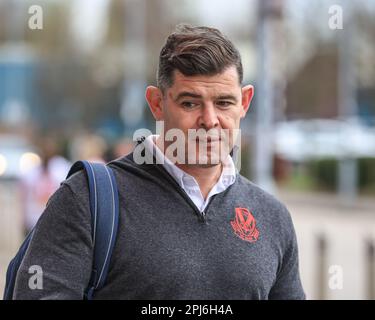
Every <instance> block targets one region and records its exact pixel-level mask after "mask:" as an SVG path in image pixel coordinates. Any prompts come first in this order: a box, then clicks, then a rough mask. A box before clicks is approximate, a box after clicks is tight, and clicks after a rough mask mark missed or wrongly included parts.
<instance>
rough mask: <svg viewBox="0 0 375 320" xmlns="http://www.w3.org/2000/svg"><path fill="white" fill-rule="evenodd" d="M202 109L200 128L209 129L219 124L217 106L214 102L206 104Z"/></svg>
mask: <svg viewBox="0 0 375 320" xmlns="http://www.w3.org/2000/svg"><path fill="white" fill-rule="evenodd" d="M201 110H202V111H201V115H200V117H199V127H200V128H204V129H206V130H209V129H212V128H216V127H218V126H219V119H218V118H217V114H216V110H215V107H214V106H213V105H212V104H209V105H205V106H204V107H203V108H202V109H201Z"/></svg>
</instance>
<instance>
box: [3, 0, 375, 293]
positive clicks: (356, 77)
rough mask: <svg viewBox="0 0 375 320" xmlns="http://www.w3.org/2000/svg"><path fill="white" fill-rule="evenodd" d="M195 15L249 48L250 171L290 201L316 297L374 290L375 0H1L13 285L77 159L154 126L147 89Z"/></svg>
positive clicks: (245, 151)
mask: <svg viewBox="0 0 375 320" xmlns="http://www.w3.org/2000/svg"><path fill="white" fill-rule="evenodd" d="M182 22H185V23H191V24H197V25H208V26H213V27H217V28H219V29H220V30H221V31H222V32H223V33H224V34H226V35H227V36H228V37H229V38H231V39H232V40H233V42H234V43H235V45H236V46H237V47H238V48H239V50H240V52H241V55H242V59H243V65H244V79H245V81H244V82H245V83H251V84H253V85H254V86H255V100H254V101H253V103H252V107H251V110H250V111H249V113H248V115H247V118H246V119H245V120H244V121H243V123H242V126H241V128H242V149H241V158H240V167H241V174H243V175H244V176H246V177H248V178H249V179H251V180H252V181H254V182H256V183H258V184H260V185H261V186H262V187H263V188H265V189H267V190H268V191H269V192H271V193H273V194H275V195H276V196H277V197H278V198H280V199H281V200H282V201H283V202H284V203H285V204H286V206H287V207H288V209H289V210H290V212H291V214H292V218H293V221H294V224H295V228H296V233H297V237H298V242H299V251H300V270H301V276H302V281H303V285H304V288H305V290H306V294H307V298H308V299H375V257H374V255H375V254H374V251H375V250H374V246H375V1H374V0H357V1H355V2H354V1H344V0H341V1H340V0H336V1H330V0H315V1H308V0H259V1H258V0H232V1H224V0H215V1H213V0H179V1H174V0H148V1H146V0H48V1H47V0H46V1H38V0H32V1H28V0H0V291H1V292H2V291H3V286H4V279H5V271H6V267H7V265H8V263H9V260H10V259H11V257H13V256H14V254H15V252H16V250H17V249H18V247H19V245H20V243H21V242H22V240H23V238H24V235H25V233H26V232H27V231H28V230H29V229H30V228H31V227H32V226H33V225H34V224H35V222H36V221H37V219H38V218H39V215H40V213H41V212H42V211H43V208H44V206H45V204H46V201H47V199H48V198H49V196H50V195H51V194H52V193H53V192H54V191H55V190H56V188H58V186H59V183H60V182H61V181H62V180H63V179H64V177H65V175H66V173H67V170H68V168H69V166H70V164H71V163H72V162H74V161H75V160H77V159H91V160H99V161H109V160H111V159H114V158H117V157H119V156H122V155H124V154H127V153H129V152H131V150H132V146H133V133H134V132H135V130H136V129H139V128H148V129H150V130H151V131H152V132H155V124H154V121H153V118H152V115H151V113H150V112H149V111H148V108H147V106H146V103H145V99H144V90H145V87H146V86H147V85H148V84H154V85H155V83H156V80H155V75H156V67H157V62H158V55H159V51H160V49H161V47H162V45H163V43H164V40H165V38H166V37H167V36H168V34H169V33H170V32H172V31H173V30H174V27H175V25H176V24H178V23H182Z"/></svg>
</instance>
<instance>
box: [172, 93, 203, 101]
mask: <svg viewBox="0 0 375 320" xmlns="http://www.w3.org/2000/svg"><path fill="white" fill-rule="evenodd" d="M182 98H196V99H202V96H201V95H200V94H196V93H193V92H189V91H183V92H180V93H179V94H178V95H177V97H176V98H175V99H174V101H179V100H181V99H182Z"/></svg>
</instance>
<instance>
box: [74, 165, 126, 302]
mask: <svg viewBox="0 0 375 320" xmlns="http://www.w3.org/2000/svg"><path fill="white" fill-rule="evenodd" d="M81 169H84V170H85V172H86V174H87V177H88V184H89V191H90V211H91V218H92V219H91V226H92V228H91V229H92V233H93V234H92V237H93V245H94V261H93V268H92V273H91V277H90V282H89V286H88V288H87V290H86V292H85V298H86V299H88V300H90V299H92V296H93V294H94V291H95V290H97V289H100V288H101V287H103V285H104V283H105V280H106V277H107V274H108V268H109V262H110V259H111V255H112V251H113V247H114V244H115V241H116V235H117V229H118V220H119V200H118V190H117V184H116V179H115V175H114V173H113V171H112V169H111V168H110V167H109V166H106V165H105V164H101V163H91V162H88V161H77V162H76V163H75V164H74V165H73V166H72V168H71V169H70V171H69V173H68V177H70V176H71V175H72V174H74V173H76V172H77V171H79V170H81ZM68 177H67V178H68Z"/></svg>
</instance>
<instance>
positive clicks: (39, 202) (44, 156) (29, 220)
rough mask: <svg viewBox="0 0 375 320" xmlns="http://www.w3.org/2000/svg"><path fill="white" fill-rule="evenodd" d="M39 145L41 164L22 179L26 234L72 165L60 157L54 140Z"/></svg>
mask: <svg viewBox="0 0 375 320" xmlns="http://www.w3.org/2000/svg"><path fill="white" fill-rule="evenodd" d="M39 143H40V146H39V150H40V158H41V162H40V164H39V165H36V166H33V167H32V168H31V169H30V170H28V171H26V172H25V173H24V174H23V176H22V178H21V194H22V205H23V213H24V215H23V217H24V231H25V233H29V232H30V230H31V229H32V228H33V227H34V226H35V224H36V222H37V221H38V219H39V218H40V216H41V214H42V212H43V211H44V209H45V207H46V204H47V201H48V199H49V198H50V196H51V195H52V194H53V193H54V192H55V191H56V190H57V189H58V188H59V186H60V183H61V182H62V181H63V180H64V179H65V177H66V175H67V173H68V171H69V168H70V165H71V164H70V162H69V161H68V160H66V159H65V158H64V157H63V156H61V155H60V153H59V150H58V146H57V143H56V142H55V141H54V140H53V139H51V138H42V139H40V141H39Z"/></svg>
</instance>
